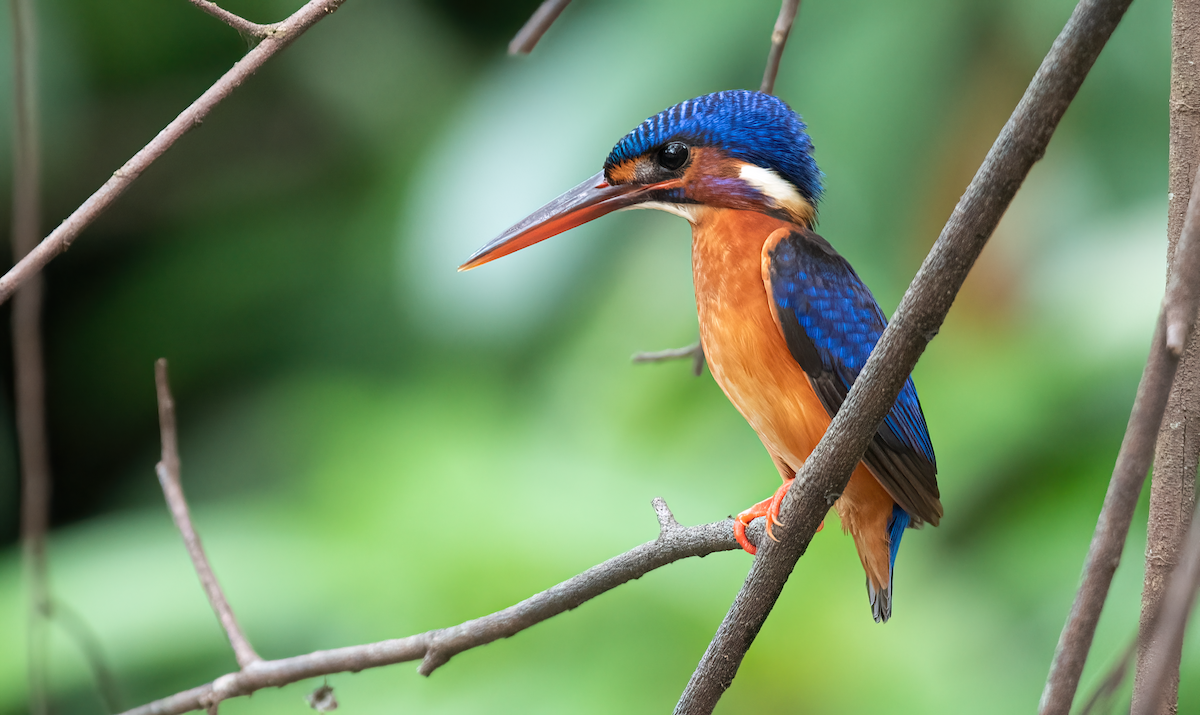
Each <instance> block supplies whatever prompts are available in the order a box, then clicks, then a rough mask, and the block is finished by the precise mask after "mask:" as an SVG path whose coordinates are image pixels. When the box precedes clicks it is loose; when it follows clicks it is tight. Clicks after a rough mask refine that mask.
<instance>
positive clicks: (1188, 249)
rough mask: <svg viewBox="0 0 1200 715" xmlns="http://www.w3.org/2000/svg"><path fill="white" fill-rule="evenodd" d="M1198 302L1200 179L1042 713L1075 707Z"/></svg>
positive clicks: (1055, 657)
mask: <svg viewBox="0 0 1200 715" xmlns="http://www.w3.org/2000/svg"><path fill="white" fill-rule="evenodd" d="M1197 306H1200V181H1196V182H1195V183H1194V184H1193V186H1192V195H1191V199H1190V201H1189V203H1188V212H1187V220H1186V222H1185V223H1184V227H1183V234H1182V236H1181V237H1180V239H1179V244H1178V246H1177V247H1176V249H1175V258H1174V266H1173V270H1172V273H1171V280H1170V282H1168V283H1167V290H1166V294H1165V295H1164V296H1163V302H1162V309H1161V312H1160V313H1159V319H1158V327H1157V329H1156V330H1155V332H1154V339H1153V342H1152V343H1151V346H1150V357H1149V358H1148V359H1147V361H1146V368H1145V370H1144V371H1143V372H1142V381H1141V383H1140V384H1139V385H1138V392H1137V397H1136V398H1135V400H1134V403H1133V413H1132V414H1131V415H1130V416H1129V426H1128V427H1127V428H1126V431H1125V439H1124V440H1123V441H1122V443H1121V451H1120V453H1119V454H1118V455H1117V463H1116V466H1115V467H1114V468H1113V475H1112V481H1111V482H1109V486H1108V493H1107V494H1106V495H1105V497H1104V507H1103V508H1102V509H1101V511H1100V519H1099V521H1098V523H1097V524H1096V532H1095V534H1094V535H1093V536H1092V543H1091V546H1089V547H1088V555H1087V560H1086V561H1085V562H1084V567H1083V577H1082V582H1081V583H1080V585H1079V592H1078V593H1077V594H1076V595H1075V604H1074V605H1073V606H1072V607H1071V615H1070V617H1069V618H1068V620H1067V624H1066V626H1064V627H1063V632H1062V635H1061V636H1060V637H1059V641H1058V649H1057V651H1056V652H1055V654H1054V665H1053V666H1052V667H1051V669H1050V676H1049V679H1048V680H1047V681H1046V689H1045V691H1044V692H1043V693H1042V702H1041V706H1040V707H1039V713H1040V714H1041V715H1051V714H1053V713H1062V714H1063V715H1066V713H1068V712H1069V711H1070V708H1071V701H1072V699H1074V697H1075V690H1076V689H1077V688H1078V687H1079V677H1080V674H1081V673H1082V672H1083V665H1084V663H1085V661H1086V660H1087V654H1088V650H1089V649H1090V648H1091V644H1092V636H1093V635H1094V634H1095V632H1096V623H1097V622H1098V621H1099V620H1100V611H1101V609H1102V608H1103V607H1104V601H1105V599H1106V598H1107V596H1108V588H1109V585H1110V584H1111V583H1112V577H1113V574H1114V573H1115V572H1116V570H1117V564H1118V563H1119V562H1120V559H1121V550H1122V548H1123V547H1124V545H1125V538H1126V537H1127V536H1128V534H1129V525H1130V523H1131V522H1132V521H1133V512H1134V509H1135V508H1136V506H1137V501H1138V496H1139V495H1140V494H1141V491H1142V484H1143V483H1144V482H1145V480H1146V471H1147V470H1148V469H1149V468H1150V461H1151V457H1152V455H1153V453H1154V442H1155V436H1156V435H1157V433H1158V431H1159V426H1160V425H1161V423H1162V416H1163V411H1164V410H1165V409H1166V405H1167V397H1168V395H1169V393H1170V390H1171V384H1172V382H1173V381H1174V379H1175V370H1176V368H1177V366H1178V365H1179V358H1180V354H1179V353H1177V352H1175V350H1173V349H1172V347H1171V346H1170V344H1169V342H1168V337H1167V336H1168V335H1169V334H1170V333H1171V331H1172V329H1174V331H1175V332H1176V333H1177V334H1179V335H1181V336H1182V338H1183V340H1184V342H1185V343H1186V341H1187V339H1188V337H1189V336H1190V335H1191V332H1192V328H1193V325H1194V323H1195V319H1196V309H1197Z"/></svg>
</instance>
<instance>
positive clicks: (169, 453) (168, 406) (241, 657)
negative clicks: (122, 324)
mask: <svg viewBox="0 0 1200 715" xmlns="http://www.w3.org/2000/svg"><path fill="white" fill-rule="evenodd" d="M154 383H155V386H156V387H157V388H158V425H159V430H160V432H161V433H162V461H161V462H159V463H158V465H157V466H156V467H155V471H156V472H158V481H159V484H161V485H162V490H163V496H164V497H166V499H167V506H168V507H170V509H171V518H172V519H174V520H175V526H176V527H177V528H178V529H179V533H180V534H182V535H183V543H184V545H185V546H187V551H188V556H191V557H192V566H194V567H195V569H196V575H197V576H199V577H200V585H201V586H203V587H204V594H205V595H206V596H208V602H209V604H210V605H211V606H212V609H213V611H214V612H215V613H216V614H217V618H218V619H219V620H220V621H221V627H222V628H224V629H225V635H227V636H229V645H230V646H232V647H233V654H234V655H235V656H236V657H237V662H238V665H239V666H241V667H242V669H245V668H247V667H249V666H251V665H254V664H255V663H259V662H261V661H262V658H260V657H259V656H258V653H255V652H254V648H253V647H251V646H250V641H249V640H247V639H246V634H245V633H243V632H242V628H241V626H239V625H238V622H237V618H236V617H235V616H234V615H233V609H232V608H230V607H229V601H228V600H226V599H225V593H224V592H223V591H221V584H220V583H219V582H218V581H217V577H216V575H215V574H214V573H213V570H212V566H210V565H209V563H208V556H207V555H206V554H205V553H204V546H203V545H202V544H201V543H200V535H199V534H197V533H196V529H195V527H193V526H192V515H191V512H190V511H189V509H188V504H187V499H186V498H184V496H183V484H182V483H181V482H180V479H179V441H178V436H177V434H178V433H177V431H176V429H175V399H174V398H173V397H171V383H170V380H169V378H168V376H167V361H166V359H165V358H159V359H158V361H157V362H155V363H154Z"/></svg>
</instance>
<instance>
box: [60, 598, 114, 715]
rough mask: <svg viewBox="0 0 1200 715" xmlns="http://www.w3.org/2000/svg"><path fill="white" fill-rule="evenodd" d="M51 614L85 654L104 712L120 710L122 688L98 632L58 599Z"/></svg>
mask: <svg viewBox="0 0 1200 715" xmlns="http://www.w3.org/2000/svg"><path fill="white" fill-rule="evenodd" d="M51 614H52V617H53V619H54V622H55V623H56V624H58V626H59V627H60V628H62V630H63V632H64V633H66V634H67V636H68V637H69V638H70V639H71V640H72V641H74V642H75V644H76V645H77V646H78V647H79V651H80V652H81V653H83V658H84V660H86V661H87V664H88V668H90V669H91V671H92V677H93V678H95V679H96V688H97V690H99V691H100V700H101V701H103V703H104V710H105V712H110V713H115V712H118V711H120V709H121V689H120V688H119V687H118V686H117V679H116V677H115V676H114V675H113V671H112V667H111V666H109V664H108V659H107V658H106V657H105V655H104V648H103V647H102V646H101V645H100V639H99V638H97V637H96V633H95V632H94V631H93V630H92V628H91V626H89V625H88V622H87V621H86V620H84V618H83V616H81V615H80V614H79V613H78V612H77V611H75V609H73V608H70V607H68V606H67V604H65V603H63V602H62V601H60V600H58V599H54V601H53V602H52V603H51Z"/></svg>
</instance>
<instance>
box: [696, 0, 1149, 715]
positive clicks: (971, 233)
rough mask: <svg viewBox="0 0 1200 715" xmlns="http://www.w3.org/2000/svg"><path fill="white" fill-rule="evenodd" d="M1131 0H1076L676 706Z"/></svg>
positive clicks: (802, 519)
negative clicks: (1071, 11)
mask: <svg viewBox="0 0 1200 715" xmlns="http://www.w3.org/2000/svg"><path fill="white" fill-rule="evenodd" d="M1129 2H1130V0H1082V2H1080V3H1079V5H1078V6H1077V7H1076V8H1075V11H1074V13H1072V15H1071V19H1070V20H1069V21H1068V22H1067V25H1066V27H1065V28H1063V31H1062V33H1061V34H1060V35H1059V36H1058V39H1056V40H1055V42H1054V45H1053V46H1052V47H1051V48H1050V52H1049V53H1048V54H1047V55H1046V58H1045V59H1044V60H1043V61H1042V65H1041V67H1039V68H1038V71H1037V74H1036V75H1034V78H1033V81H1032V82H1031V83H1030V85H1029V88H1028V89H1027V90H1026V91H1025V96H1024V97H1022V99H1021V102H1020V103H1019V104H1018V105H1017V107H1016V109H1015V110H1014V111H1013V114H1012V116H1011V117H1010V118H1009V120H1008V122H1007V124H1005V126H1004V129H1003V130H1002V131H1001V132H1000V135H999V136H998V137H997V138H996V142H995V143H994V144H993V145H992V149H991V151H989V152H988V156H987V158H986V159H985V160H984V162H983V165H982V166H980V168H979V171H978V172H977V173H976V174H975V178H974V179H973V180H972V181H971V184H970V186H968V187H967V190H966V192H965V193H964V194H963V196H962V198H961V199H960V200H959V202H958V205H957V206H955V208H954V212H953V213H952V214H951V216H950V219H949V221H947V223H946V226H945V228H943V229H942V233H941V236H939V237H938V240H937V242H936V243H935V244H934V246H933V249H932V250H931V251H930V252H929V255H928V256H927V257H926V259H925V262H924V263H923V264H922V265H921V269H920V270H919V271H918V272H917V275H916V277H915V278H914V279H913V282H912V285H910V286H909V288H908V291H907V292H905V294H904V298H903V299H902V300H901V301H900V307H899V308H898V309H897V310H896V314H895V316H894V318H893V320H892V322H891V324H890V325H889V326H888V328H887V330H885V331H884V334H883V335H882V336H881V338H880V340H879V343H878V344H877V345H876V347H875V349H874V350H873V351H872V353H871V357H870V359H869V360H868V361H867V364H866V365H865V366H864V368H863V371H862V373H861V374H860V375H859V376H858V379H857V380H856V381H855V382H854V386H853V387H852V388H851V390H850V394H849V395H848V396H847V399H846V402H845V403H844V404H843V405H842V407H841V409H840V410H839V411H838V413H837V414H836V415H835V416H834V418H833V422H832V424H831V425H830V426H829V428H828V429H827V430H826V431H825V434H824V436H823V437H822V438H821V441H820V442H819V443H818V445H817V447H816V449H814V450H813V452H812V454H811V455H809V457H808V459H807V460H806V461H805V463H804V466H803V468H802V469H801V470H800V472H799V473H798V474H797V475H796V481H795V483H794V486H793V487H792V488H791V490H790V491H789V492H788V494H787V496H786V497H785V498H784V501H783V505H782V511H781V513H782V521H783V524H784V526H783V528H781V529H780V531H779V532H777V535H780V536H781V537H782V538H781V541H779V542H774V541H771V540H767V542H766V544H765V546H766V548H764V549H763V550H762V551H760V552H759V554H758V556H757V557H756V558H755V560H754V564H753V566H752V567H751V568H750V574H749V575H748V576H747V578H746V582H745V584H744V585H743V586H742V590H741V591H740V592H739V593H738V595H737V598H736V599H735V600H734V602H733V605H732V607H731V608H730V610H729V613H728V615H726V617H725V620H724V622H722V624H721V626H720V628H719V629H718V631H717V634H716V636H715V637H714V638H713V640H712V642H711V643H710V644H709V647H708V650H707V651H706V652H705V654H704V657H703V658H702V660H701V661H700V664H699V666H698V667H697V668H696V671H695V673H693V675H692V679H691V682H689V683H688V686H687V689H686V690H685V691H684V693H683V696H682V697H681V699H680V701H679V704H678V705H677V706H676V710H675V712H676V713H687V714H688V715H699V714H706V713H711V712H712V710H713V708H714V707H715V706H716V703H717V701H718V700H719V699H720V697H721V695H722V694H723V693H724V692H725V690H726V689H728V688H729V686H730V685H731V684H732V683H733V678H734V676H735V675H736V674H737V670H738V666H739V665H740V664H741V661H742V658H743V657H744V656H745V653H746V651H747V650H748V649H749V648H750V645H751V643H753V641H754V638H755V636H756V635H757V634H758V631H759V629H760V628H761V627H762V624H763V623H764V622H765V620H766V618H767V615H768V614H769V613H770V611H771V608H772V607H773V606H774V604H775V601H776V600H777V599H778V597H779V594H780V593H781V592H782V590H783V585H784V583H785V582H786V580H787V577H788V576H789V575H790V574H791V572H792V569H793V568H794V567H795V564H796V561H797V560H798V559H799V558H800V556H801V555H802V554H803V553H804V550H805V549H806V548H807V546H808V543H809V541H810V540H811V539H812V536H813V534H814V533H815V532H816V530H817V526H818V525H819V524H820V523H821V521H822V520H823V519H824V518H825V514H826V512H827V511H828V509H829V504H830V501H829V500H830V499H836V498H837V495H839V494H841V492H842V490H843V489H844V487H845V485H846V482H847V481H848V480H849V478H850V472H851V471H852V470H853V469H854V467H855V466H856V465H857V464H858V462H859V460H860V458H861V457H862V454H863V452H864V451H865V450H866V447H867V444H868V443H869V441H870V440H871V438H872V435H874V434H875V430H876V429H877V428H878V426H879V424H880V422H882V420H883V418H884V416H885V415H886V414H887V411H888V410H889V409H890V408H891V406H892V405H893V404H894V402H895V400H896V396H897V395H898V394H899V392H900V388H901V386H903V384H904V381H905V380H906V379H907V378H908V376H909V374H910V373H911V372H912V369H913V366H914V365H915V364H916V362H917V359H918V358H919V357H920V356H921V353H922V352H923V351H924V350H925V346H926V345H927V344H928V342H929V341H930V340H932V339H933V337H934V336H935V335H936V334H937V331H938V329H939V328H940V326H941V324H942V321H943V320H944V319H945V317H946V313H947V312H948V311H949V310H950V305H951V303H952V302H953V300H954V297H955V295H956V294H957V293H958V290H959V289H960V288H961V287H962V283H963V280H964V279H965V278H966V276H967V273H968V271H969V270H970V268H971V266H972V265H973V264H974V262H975V260H976V258H978V256H979V254H980V252H981V251H982V250H983V247H984V245H985V244H986V243H987V240H988V238H989V237H990V236H991V234H992V231H993V230H994V229H995V227H996V224H997V223H999V221H1000V217H1001V216H1003V214H1004V211H1005V209H1007V208H1008V205H1009V203H1010V202H1011V201H1012V199H1013V196H1014V195H1015V194H1016V192H1017V189H1019V188H1020V186H1021V183H1022V182H1023V181H1024V179H1025V177H1026V175H1028V173H1029V170H1030V168H1031V167H1032V166H1033V164H1034V163H1035V162H1036V161H1037V160H1038V159H1040V158H1041V157H1042V156H1043V154H1044V153H1045V150H1046V145H1047V144H1048V143H1049V141H1050V137H1051V136H1052V135H1053V133H1054V130H1055V128H1056V127H1057V126H1058V122H1059V120H1060V119H1061V118H1062V115H1063V113H1064V112H1065V111H1066V109H1067V106H1068V105H1069V104H1070V103H1071V100H1072V99H1073V98H1074V97H1075V94H1076V92H1077V91H1078V90H1079V86H1080V85H1081V84H1082V83H1083V79H1084V77H1086V76H1087V73H1088V70H1090V69H1091V66H1092V64H1093V63H1094V62H1095V60H1096V57H1097V56H1098V55H1099V53H1100V50H1101V48H1103V47H1104V44H1105V42H1107V40H1108V38H1109V36H1110V35H1111V34H1112V31H1113V30H1114V29H1115V28H1116V26H1117V23H1118V21H1119V20H1120V19H1121V16H1122V15H1123V14H1124V12H1125V9H1126V8H1127V7H1128V5H1129Z"/></svg>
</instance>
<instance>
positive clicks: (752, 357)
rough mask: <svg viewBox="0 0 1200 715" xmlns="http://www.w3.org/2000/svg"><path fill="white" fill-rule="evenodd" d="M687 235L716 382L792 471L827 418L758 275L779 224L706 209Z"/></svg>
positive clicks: (702, 326)
mask: <svg viewBox="0 0 1200 715" xmlns="http://www.w3.org/2000/svg"><path fill="white" fill-rule="evenodd" d="M700 219H701V220H700V221H698V222H697V223H696V226H695V229H694V230H693V236H692V274H693V279H694V281H695V287H696V309H697V312H698V313H699V317H700V339H701V341H702V342H703V344H704V354H705V357H706V358H707V359H708V365H709V368H710V369H711V370H712V374H713V377H714V378H715V379H716V381H717V384H719V385H720V386H721V389H722V390H724V391H725V394H726V395H728V396H729V400H730V402H732V403H733V404H734V406H735V407H737V409H738V410H739V411H740V412H741V413H742V415H743V416H744V417H745V418H746V421H747V422H749V423H750V426H751V427H753V428H754V430H755V431H756V432H758V434H759V437H761V438H762V441H763V444H764V445H766V447H767V449H768V450H769V451H770V452H771V453H772V456H773V457H776V458H777V459H781V460H782V461H783V462H785V463H786V464H787V465H788V466H790V467H791V468H792V469H793V470H794V469H798V468H799V467H800V465H801V464H803V463H804V459H805V458H807V457H808V454H809V452H811V451H812V449H813V447H815V446H816V444H817V442H818V441H819V440H820V439H821V435H823V434H824V433H825V428H826V427H828V426H829V415H828V413H826V411H825V408H824V406H822V405H821V402H820V400H818V399H817V395H816V393H815V392H813V389H812V386H811V385H809V382H808V378H807V377H806V376H805V374H804V371H803V370H801V369H800V365H799V363H797V362H796V360H795V359H794V358H793V357H792V354H791V352H789V351H788V347H787V343H785V342H784V339H783V334H782V333H781V332H780V330H779V327H778V325H777V324H776V322H775V318H774V316H773V315H772V313H771V305H770V302H769V301H770V299H769V297H768V296H767V291H766V287H765V285H764V284H763V279H762V249H763V244H764V243H765V242H766V240H767V237H768V236H769V235H770V234H771V233H772V232H774V231H775V230H776V229H780V228H787V227H789V226H790V224H788V223H787V222H785V221H782V220H780V219H776V218H772V217H770V216H766V215H764V214H760V213H757V212H753V211H733V210H728V209H707V210H705V211H704V212H703V214H702V216H700Z"/></svg>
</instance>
